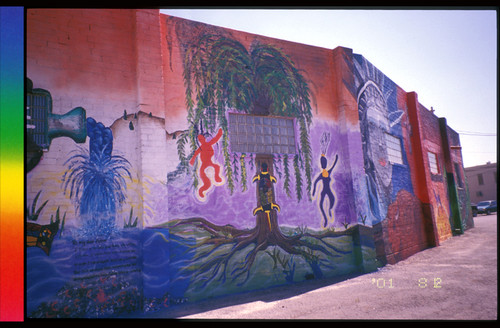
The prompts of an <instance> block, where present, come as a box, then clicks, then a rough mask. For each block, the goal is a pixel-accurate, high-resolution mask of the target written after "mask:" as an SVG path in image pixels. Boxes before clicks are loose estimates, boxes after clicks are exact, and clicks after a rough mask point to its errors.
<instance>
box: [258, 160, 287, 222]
mask: <svg viewBox="0 0 500 328" xmlns="http://www.w3.org/2000/svg"><path fill="white" fill-rule="evenodd" d="M256 181H258V184H259V185H258V195H259V200H260V206H259V207H257V208H255V209H254V210H253V215H256V214H257V213H259V212H261V211H262V212H265V213H266V215H267V222H268V223H269V230H271V217H270V213H271V211H272V210H273V209H277V210H278V212H279V211H280V207H279V205H278V204H276V203H274V202H273V186H272V183H276V178H275V177H273V176H272V175H271V174H269V172H268V171H267V164H266V163H262V165H261V172H260V173H259V174H257V175H256V176H255V177H254V178H253V179H252V182H256Z"/></svg>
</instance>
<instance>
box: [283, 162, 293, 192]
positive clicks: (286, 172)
mask: <svg viewBox="0 0 500 328" xmlns="http://www.w3.org/2000/svg"><path fill="white" fill-rule="evenodd" d="M283 171H284V172H283V174H284V175H285V179H284V181H283V188H285V192H286V195H287V196H288V197H292V196H291V192H290V169H289V168H288V154H285V155H284V156H283Z"/></svg>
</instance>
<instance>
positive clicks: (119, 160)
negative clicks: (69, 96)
mask: <svg viewBox="0 0 500 328" xmlns="http://www.w3.org/2000/svg"><path fill="white" fill-rule="evenodd" d="M87 134H88V137H89V150H88V151H87V150H86V149H83V148H82V149H80V150H79V152H78V153H76V154H75V155H73V156H71V157H70V158H69V159H68V160H67V161H66V163H65V164H66V165H67V168H68V170H67V172H66V173H64V176H63V178H62V180H63V184H64V192H65V193H69V197H70V198H71V199H73V200H74V202H75V206H76V209H77V212H78V214H79V217H80V219H81V220H82V229H83V231H82V233H83V234H84V235H87V236H88V235H104V236H109V235H110V234H111V233H113V231H114V229H115V219H116V218H115V214H116V210H117V207H119V206H120V205H121V204H122V203H123V202H124V200H125V190H126V187H127V184H126V181H125V177H128V178H130V180H132V176H131V174H130V171H129V168H130V163H129V162H128V161H127V160H126V159H125V158H123V157H122V156H120V155H113V154H112V151H113V134H112V132H111V129H110V128H109V127H104V125H103V124H102V123H100V122H99V123H97V122H96V121H95V120H94V119H93V118H91V117H89V118H87Z"/></svg>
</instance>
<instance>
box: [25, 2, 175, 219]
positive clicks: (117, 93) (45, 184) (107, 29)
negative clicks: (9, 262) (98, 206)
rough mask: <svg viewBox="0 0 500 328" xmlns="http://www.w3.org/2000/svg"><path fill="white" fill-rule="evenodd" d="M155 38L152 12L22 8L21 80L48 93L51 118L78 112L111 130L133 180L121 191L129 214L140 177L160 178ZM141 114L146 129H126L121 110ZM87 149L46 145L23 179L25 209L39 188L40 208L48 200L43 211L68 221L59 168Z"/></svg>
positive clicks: (58, 142)
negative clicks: (24, 15) (23, 75)
mask: <svg viewBox="0 0 500 328" xmlns="http://www.w3.org/2000/svg"><path fill="white" fill-rule="evenodd" d="M160 33H161V29H160V20H159V15H158V11H157V10H129V9H99V10H94V9H29V10H27V28H26V47H27V58H26V68H27V72H26V74H27V76H28V77H29V78H30V79H31V80H32V81H33V87H34V88H42V89H45V90H47V91H49V92H50V93H51V96H52V99H53V107H52V112H53V113H55V114H65V113H67V112H68V111H70V110H71V109H73V108H75V107H83V108H84V109H85V111H86V116H87V117H93V118H94V119H95V120H96V121H97V122H101V123H103V124H104V126H112V125H114V129H113V134H114V152H115V153H116V154H124V155H126V156H125V157H126V158H127V160H128V161H129V162H130V163H131V167H132V168H133V171H134V174H133V175H134V179H136V180H135V183H132V184H129V186H128V190H127V193H128V196H129V197H128V199H129V200H131V203H132V204H133V206H135V208H140V207H142V205H141V203H142V202H143V201H144V198H143V194H144V190H141V188H142V187H143V184H142V183H139V184H137V182H138V181H137V179H138V178H139V177H142V176H143V175H145V176H147V177H149V178H151V179H156V178H158V179H160V181H165V180H166V168H165V165H162V162H165V161H166V156H165V155H164V154H165V151H166V147H165V142H166V141H165V140H166V136H165V131H164V117H165V109H164V108H165V102H164V99H165V97H164V91H165V89H164V83H163V70H162V48H161V45H162V43H161V42H160V39H161V36H160ZM141 110H142V112H143V114H144V116H146V117H147V119H146V121H145V122H144V123H143V124H146V125H145V126H144V128H142V129H141V124H137V123H138V122H133V123H136V126H135V129H134V130H133V131H132V130H130V129H129V125H128V124H129V121H126V122H125V121H124V120H123V119H122V117H123V115H124V111H126V112H127V113H128V114H129V118H130V119H133V117H134V114H137V113H139V112H140V111H141ZM149 113H151V117H153V118H152V119H150V116H149ZM122 121H123V122H122ZM153 122H154V123H153ZM158 122H159V123H158ZM151 124H153V125H154V126H150V125H151ZM152 134H154V136H152ZM132 136H134V137H133V138H132ZM158 138H159V140H156V139H158ZM87 143H88V140H87ZM87 143H85V144H81V145H77V144H76V143H75V142H74V141H73V140H71V139H69V138H56V139H53V141H52V143H51V145H50V148H49V150H48V151H47V152H45V153H44V156H43V158H42V160H41V161H40V163H39V164H38V166H37V167H35V168H34V169H33V170H32V171H31V172H29V174H28V179H29V188H28V189H27V202H28V204H31V202H32V200H33V199H34V197H35V195H36V194H37V193H38V191H40V190H42V193H41V196H40V199H39V205H40V203H41V202H42V201H45V200H47V199H49V200H50V201H49V202H48V204H47V206H46V210H45V211H46V212H47V213H53V212H55V211H56V209H57V208H58V207H60V209H61V212H62V213H64V212H68V218H70V217H74V216H76V213H74V206H73V204H72V202H71V200H70V199H69V197H68V196H67V195H64V194H63V193H62V192H61V191H62V190H61V183H62V176H63V175H64V173H65V171H66V170H67V167H66V166H65V165H64V162H65V161H66V160H67V159H68V158H69V156H71V152H73V151H75V150H77V149H78V147H80V146H81V147H82V148H84V149H88V144H87ZM155 147H156V148H155ZM146 154H148V155H146ZM151 156H153V157H154V158H152V157H151ZM139 182H141V181H139ZM135 213H136V214H137V212H135ZM139 216H140V214H139Z"/></svg>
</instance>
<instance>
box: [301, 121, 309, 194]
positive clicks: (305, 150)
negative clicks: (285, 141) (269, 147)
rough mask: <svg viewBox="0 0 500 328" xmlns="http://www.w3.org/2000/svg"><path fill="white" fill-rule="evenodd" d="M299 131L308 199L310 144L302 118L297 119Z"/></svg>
mask: <svg viewBox="0 0 500 328" xmlns="http://www.w3.org/2000/svg"><path fill="white" fill-rule="evenodd" d="M299 127H300V128H299V131H300V146H301V150H302V157H303V160H304V167H305V172H306V174H305V176H306V190H307V195H308V199H309V200H311V185H312V181H311V171H312V169H311V161H312V159H311V157H312V155H311V144H310V143H309V132H308V131H307V127H306V123H305V122H304V120H302V119H301V120H300V121H299Z"/></svg>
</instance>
